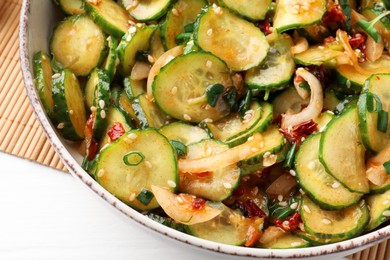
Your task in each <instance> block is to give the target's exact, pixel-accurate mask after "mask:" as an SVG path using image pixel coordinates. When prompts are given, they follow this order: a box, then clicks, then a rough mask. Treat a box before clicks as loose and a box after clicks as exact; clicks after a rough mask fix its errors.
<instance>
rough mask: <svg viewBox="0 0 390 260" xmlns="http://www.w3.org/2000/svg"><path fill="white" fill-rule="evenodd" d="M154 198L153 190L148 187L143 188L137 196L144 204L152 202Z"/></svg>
mask: <svg viewBox="0 0 390 260" xmlns="http://www.w3.org/2000/svg"><path fill="white" fill-rule="evenodd" d="M153 198H154V195H153V193H152V192H151V191H149V190H147V189H144V188H143V189H142V190H141V192H140V193H139V194H138V196H137V200H138V201H139V202H141V203H142V204H144V205H145V206H146V205H148V204H149V203H150V201H151V200H152V199H153Z"/></svg>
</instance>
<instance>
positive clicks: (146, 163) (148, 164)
mask: <svg viewBox="0 0 390 260" xmlns="http://www.w3.org/2000/svg"><path fill="white" fill-rule="evenodd" d="M145 166H146V167H148V168H149V169H151V168H152V167H153V165H152V163H151V162H149V161H145Z"/></svg>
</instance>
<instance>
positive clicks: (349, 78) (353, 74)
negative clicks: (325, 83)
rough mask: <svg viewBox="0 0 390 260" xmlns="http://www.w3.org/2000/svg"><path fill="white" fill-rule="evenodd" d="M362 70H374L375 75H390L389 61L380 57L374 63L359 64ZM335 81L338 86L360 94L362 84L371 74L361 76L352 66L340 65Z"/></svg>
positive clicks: (368, 72)
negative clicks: (343, 86)
mask: <svg viewBox="0 0 390 260" xmlns="http://www.w3.org/2000/svg"><path fill="white" fill-rule="evenodd" d="M361 66H362V67H363V68H369V69H375V73H390V59H389V58H388V57H387V56H382V57H380V58H379V59H378V60H376V61H374V62H370V61H366V62H364V63H361ZM335 71H336V80H337V82H338V83H339V84H341V85H345V86H346V87H347V88H350V89H352V90H354V91H355V92H360V91H361V90H362V86H363V85H364V82H365V81H366V80H367V79H368V78H369V77H370V76H371V74H372V73H371V72H370V71H367V73H365V74H362V73H360V72H358V71H356V70H355V68H354V67H353V66H350V65H341V66H338V67H337V68H336V70H335Z"/></svg>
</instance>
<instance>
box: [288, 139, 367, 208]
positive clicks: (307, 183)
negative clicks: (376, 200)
mask: <svg viewBox="0 0 390 260" xmlns="http://www.w3.org/2000/svg"><path fill="white" fill-rule="evenodd" d="M320 139H321V134H320V133H318V134H314V135H311V136H309V137H308V138H307V139H306V140H305V141H304V142H303V143H302V144H301V146H300V147H299V150H298V152H297V154H296V156H295V171H296V173H297V175H296V176H297V181H298V184H299V186H300V187H301V188H302V189H303V190H304V191H305V193H306V194H307V195H308V196H309V197H310V198H311V199H312V200H313V201H315V202H316V203H317V204H318V205H319V206H320V207H321V208H323V209H328V210H334V209H342V208H346V207H348V206H351V205H353V204H355V203H356V202H358V201H359V200H360V199H361V197H362V196H363V194H361V193H353V192H350V191H349V190H348V189H347V188H345V187H343V186H342V185H341V184H340V183H339V182H337V181H336V179H334V178H333V177H332V176H331V175H330V174H328V173H327V172H326V170H325V168H324V166H323V165H322V164H321V162H320V161H319V159H318V153H319V148H320Z"/></svg>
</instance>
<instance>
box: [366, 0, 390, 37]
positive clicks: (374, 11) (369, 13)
mask: <svg viewBox="0 0 390 260" xmlns="http://www.w3.org/2000/svg"><path fill="white" fill-rule="evenodd" d="M384 12H386V8H382V10H381V9H380V8H376V7H375V6H370V7H367V8H365V9H363V10H362V11H361V13H362V15H364V16H365V17H366V18H367V19H368V20H373V19H375V18H376V17H377V16H379V15H381V14H382V13H384ZM374 28H375V30H376V31H377V32H378V33H379V34H380V35H381V36H382V37H383V40H384V41H385V42H388V41H390V19H389V18H388V17H387V16H385V17H383V18H381V19H380V20H379V21H378V22H377V23H375V24H374Z"/></svg>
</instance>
